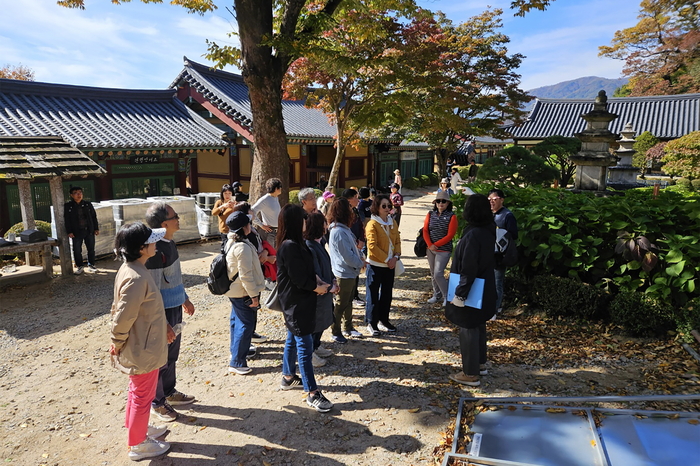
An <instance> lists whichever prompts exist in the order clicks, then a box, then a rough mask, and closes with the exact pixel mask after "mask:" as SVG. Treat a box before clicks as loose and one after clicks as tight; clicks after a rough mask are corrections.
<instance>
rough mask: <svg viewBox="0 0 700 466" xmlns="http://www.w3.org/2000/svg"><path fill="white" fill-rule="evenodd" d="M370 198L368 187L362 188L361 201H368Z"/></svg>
mask: <svg viewBox="0 0 700 466" xmlns="http://www.w3.org/2000/svg"><path fill="white" fill-rule="evenodd" d="M368 197H369V188H368V187H366V186H365V187H363V188H360V199H367V198H368Z"/></svg>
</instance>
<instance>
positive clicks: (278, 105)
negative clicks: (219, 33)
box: [235, 0, 289, 205]
mask: <svg viewBox="0 0 700 466" xmlns="http://www.w3.org/2000/svg"><path fill="white" fill-rule="evenodd" d="M235 7H236V16H237V19H238V30H239V35H240V39H241V53H242V58H243V70H242V74H243V80H244V81H245V83H246V85H247V86H248V93H249V95H250V108H251V111H252V113H253V137H254V138H255V141H253V150H254V153H253V168H252V173H251V180H250V198H251V202H254V201H255V200H256V199H258V198H259V197H260V196H262V195H263V194H265V193H266V192H267V190H266V189H265V181H267V180H268V179H270V178H279V179H280V180H282V192H283V194H282V196H280V198H279V199H280V204H282V205H284V204H286V203H287V201H288V199H289V195H288V193H289V154H288V153H287V135H286V133H285V131H284V121H283V117H282V77H283V76H284V73H285V72H286V71H287V66H288V64H289V63H288V58H287V57H286V56H284V55H282V56H280V55H277V53H276V52H279V51H274V50H273V49H272V47H270V46H268V45H264V44H263V41H264V40H265V38H269V37H270V36H271V34H272V21H273V8H272V0H235ZM261 44H263V45H261Z"/></svg>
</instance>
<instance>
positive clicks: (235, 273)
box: [226, 211, 265, 375]
mask: <svg viewBox="0 0 700 466" xmlns="http://www.w3.org/2000/svg"><path fill="white" fill-rule="evenodd" d="M226 226H228V228H229V233H228V242H227V243H226V265H227V267H228V277H229V279H234V278H235V279H234V280H233V281H232V282H231V286H230V287H229V290H228V292H227V293H226V296H227V297H228V298H229V299H230V300H231V343H230V349H231V360H230V361H229V367H228V370H229V372H231V373H235V374H239V375H245V374H249V373H250V371H251V368H250V367H248V362H247V360H246V356H247V354H248V351H249V349H250V342H251V339H252V337H253V332H254V331H255V322H256V321H257V318H258V308H259V307H260V304H259V299H260V293H261V292H262V290H264V289H265V277H264V275H263V271H262V268H261V267H260V260H259V259H258V251H257V250H256V249H255V246H253V244H252V243H251V242H250V241H248V239H247V238H246V236H247V235H249V234H250V231H251V226H250V217H248V215H246V214H245V213H243V212H241V211H237V212H234V213H232V214H231V215H229V217H228V218H227V219H226Z"/></svg>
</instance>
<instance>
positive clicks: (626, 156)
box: [608, 123, 639, 189]
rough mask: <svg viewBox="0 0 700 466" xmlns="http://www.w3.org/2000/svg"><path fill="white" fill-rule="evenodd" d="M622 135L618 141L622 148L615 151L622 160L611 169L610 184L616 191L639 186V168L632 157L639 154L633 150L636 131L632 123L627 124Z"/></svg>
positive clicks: (621, 132)
mask: <svg viewBox="0 0 700 466" xmlns="http://www.w3.org/2000/svg"><path fill="white" fill-rule="evenodd" d="M620 134H621V135H622V138H621V139H620V140H618V141H617V142H618V144H619V145H620V147H619V148H618V149H617V150H616V151H615V154H617V156H618V157H619V159H620V160H618V162H617V165H615V166H614V167H610V172H609V174H608V184H609V185H610V187H612V188H615V189H630V188H636V187H637V186H638V185H639V183H637V175H639V167H635V166H633V165H632V156H633V155H634V154H635V153H636V152H637V151H636V150H634V148H633V146H634V142H635V141H634V135H635V131H634V130H633V129H632V123H627V124H626V125H625V127H624V129H623V130H622V131H620Z"/></svg>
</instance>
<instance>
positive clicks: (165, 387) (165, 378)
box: [153, 306, 182, 406]
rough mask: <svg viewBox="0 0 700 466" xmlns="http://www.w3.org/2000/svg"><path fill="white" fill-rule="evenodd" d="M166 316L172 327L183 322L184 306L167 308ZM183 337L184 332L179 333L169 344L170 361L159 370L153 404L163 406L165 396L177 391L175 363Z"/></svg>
mask: <svg viewBox="0 0 700 466" xmlns="http://www.w3.org/2000/svg"><path fill="white" fill-rule="evenodd" d="M165 318H166V319H167V320H168V323H169V324H170V326H171V327H174V326H176V325H177V324H179V323H180V322H182V306H178V307H170V308H168V309H166V310H165ZM181 337H182V334H179V335H178V336H177V337H175V340H174V341H173V342H172V343H170V344H169V345H168V362H166V363H165V365H164V366H163V367H161V368H160V369H159V370H158V386H157V387H156V397H155V398H154V399H153V406H163V403H165V398H166V397H168V396H170V395H172V394H173V392H174V391H175V363H176V362H177V358H178V356H180V338H181Z"/></svg>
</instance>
